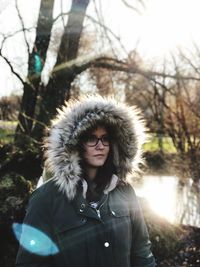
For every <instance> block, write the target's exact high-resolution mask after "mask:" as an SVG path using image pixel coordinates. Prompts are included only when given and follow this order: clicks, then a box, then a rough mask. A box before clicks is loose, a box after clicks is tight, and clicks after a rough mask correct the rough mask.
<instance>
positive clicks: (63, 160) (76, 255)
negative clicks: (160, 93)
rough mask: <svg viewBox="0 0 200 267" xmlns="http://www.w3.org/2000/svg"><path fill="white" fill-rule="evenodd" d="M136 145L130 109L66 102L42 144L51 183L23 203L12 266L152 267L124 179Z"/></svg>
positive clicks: (100, 101) (137, 157) (140, 134)
mask: <svg viewBox="0 0 200 267" xmlns="http://www.w3.org/2000/svg"><path fill="white" fill-rule="evenodd" d="M143 142H144V127H143V123H142V121H141V120H140V117H139V115H138V112H137V110H135V109H133V108H130V107H128V106H126V105H124V104H120V103H118V102H116V101H115V100H114V99H111V98H102V97H100V96H90V97H85V98H84V99H80V100H78V101H69V102H68V103H66V105H65V106H64V107H63V108H62V110H60V111H59V114H58V115H57V117H56V119H55V120H54V121H53V122H52V126H51V129H50V131H49V136H48V137H47V138H46V144H45V147H46V152H45V156H46V162H45V168H46V172H47V173H50V175H46V177H48V176H50V177H51V179H49V180H47V181H46V182H45V183H44V184H43V185H42V186H40V187H39V188H38V189H37V190H35V192H34V193H33V195H32V197H31V199H30V202H29V206H28V209H27V213H26V217H25V219H24V224H23V226H22V235H21V239H20V244H21V246H20V248H19V252H18V255H17V260H16V264H17V266H23V267H25V266H27V267H50V266H52V267H80V266H81V267H154V266H155V260H154V257H153V255H152V253H151V250H150V244H151V243H150V241H149V236H148V232H147V228H146V225H145V222H144V219H143V216H142V213H141V209H140V207H139V204H138V201H137V198H136V195H135V193H134V190H133V189H132V187H131V186H130V185H129V183H128V182H127V181H126V177H127V174H128V173H130V172H133V173H134V171H138V164H139V163H140V162H141V154H142V151H141V146H142V144H143ZM44 179H45V177H44Z"/></svg>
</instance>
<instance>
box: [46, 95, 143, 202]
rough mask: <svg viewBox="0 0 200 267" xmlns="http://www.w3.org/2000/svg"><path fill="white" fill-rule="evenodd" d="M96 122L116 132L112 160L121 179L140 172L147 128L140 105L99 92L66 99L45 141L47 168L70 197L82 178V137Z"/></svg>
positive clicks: (73, 195)
mask: <svg viewBox="0 0 200 267" xmlns="http://www.w3.org/2000/svg"><path fill="white" fill-rule="evenodd" d="M97 122H100V123H105V124H106V125H108V126H109V128H111V129H112V132H113V133H114V136H115V138H114V140H115V141H114V142H112V149H113V155H114V156H113V163H114V165H115V166H116V169H117V176H118V178H119V179H121V180H125V179H126V175H127V173H129V172H131V171H133V172H134V171H138V164H139V163H140V162H141V161H142V150H141V148H142V145H143V143H144V141H145V133H144V132H145V131H144V130H145V128H144V124H143V120H142V119H141V116H140V113H139V111H138V109H137V108H135V107H128V106H127V105H125V104H123V103H119V102H117V101H116V100H115V99H114V98H111V97H101V96H99V95H98V96H97V95H95V96H85V97H82V98H80V99H79V100H70V101H68V102H66V103H65V105H64V106H63V107H62V108H61V109H59V110H58V114H57V116H56V118H55V119H54V120H52V125H51V128H50V130H49V135H48V137H47V138H46V140H45V148H46V150H45V157H46V161H45V168H46V170H47V172H50V173H52V175H53V178H52V179H54V180H55V182H56V184H57V185H58V187H59V190H60V191H62V192H63V193H65V194H66V195H67V197H68V198H69V199H70V200H72V199H73V198H74V197H75V195H76V190H77V184H78V182H79V181H80V180H82V177H81V172H82V171H81V167H80V157H79V152H78V151H77V144H78V142H79V137H80V135H81V134H83V133H84V132H85V131H86V130H88V129H89V128H91V127H92V126H94V125H95V124H96V123H97Z"/></svg>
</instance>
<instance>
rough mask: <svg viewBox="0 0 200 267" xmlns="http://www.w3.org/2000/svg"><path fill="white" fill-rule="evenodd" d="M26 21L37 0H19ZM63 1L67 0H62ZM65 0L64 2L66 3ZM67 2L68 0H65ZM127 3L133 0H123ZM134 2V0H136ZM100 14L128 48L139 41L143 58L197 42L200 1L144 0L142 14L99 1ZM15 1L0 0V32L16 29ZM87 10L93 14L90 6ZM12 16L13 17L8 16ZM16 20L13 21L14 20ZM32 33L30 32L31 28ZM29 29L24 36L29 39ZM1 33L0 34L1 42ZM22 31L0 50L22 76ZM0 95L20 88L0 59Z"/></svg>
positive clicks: (199, 39)
mask: <svg viewBox="0 0 200 267" xmlns="http://www.w3.org/2000/svg"><path fill="white" fill-rule="evenodd" d="M18 1H19V3H20V6H21V11H22V14H23V18H24V19H25V24H26V26H27V27H30V26H31V25H33V24H34V21H35V19H36V17H37V14H35V15H33V10H37V9H38V7H39V2H40V0H34V1H27V0H18ZM57 1H60V0H57ZM65 1H66V0H65ZM65 1H64V2H65ZM68 1H70V0H68ZM126 1H127V2H128V3H129V4H131V3H134V1H132V0H126ZM135 1H136V0H135ZM91 2H92V1H91ZM101 2H102V4H103V7H102V14H103V17H104V20H105V22H106V24H107V25H108V26H109V27H110V28H111V29H112V30H113V31H114V32H115V33H116V34H117V35H120V36H121V40H122V42H123V44H124V45H125V46H126V48H127V50H131V49H133V48H134V47H135V46H136V43H138V46H137V47H138V49H139V51H140V53H141V55H142V56H144V57H145V58H149V59H150V58H151V59H152V58H157V59H158V58H161V57H163V56H165V55H166V54H167V53H169V52H170V51H172V52H173V51H174V50H175V49H176V48H177V47H180V46H183V47H191V44H192V42H196V43H200V31H199V28H198V27H199V25H200V16H199V10H200V1H199V0H162V1H161V0H146V1H145V0H144V2H145V4H146V9H144V8H142V7H141V8H140V11H141V15H139V14H137V13H135V12H134V11H133V10H130V9H127V8H126V7H125V6H124V4H122V2H121V0H107V1H103V0H101ZM14 3H15V1H14V0H1V3H0V10H2V11H1V12H0V33H4V34H5V35H7V34H8V33H12V32H14V31H16V30H17V29H19V25H20V24H19V21H17V13H16V10H15V6H14ZM88 12H89V13H90V14H91V13H92V7H90V8H89V10H88ZM11 18H12V19H11ZM15 21H16V22H15ZM32 32H33V31H32ZM32 32H30V33H29V34H28V35H27V38H28V39H29V40H31V39H32V38H33V37H32V36H33V34H32ZM1 40H2V36H1V35H0V42H1ZM23 40H24V39H23V36H22V35H21V34H19V33H18V34H17V35H15V37H12V38H9V40H8V41H7V42H6V44H5V46H4V49H3V50H2V53H3V54H4V55H7V56H9V58H10V59H11V60H12V61H14V62H15V68H16V70H17V71H19V72H20V73H21V74H22V76H23V77H25V76H26V66H27V65H26V58H24V56H23V57H22V55H24V54H25V48H23ZM0 70H1V76H0V84H1V87H0V96H1V95H5V94H7V95H8V94H10V92H11V91H12V90H13V89H15V90H16V89H19V88H20V87H21V85H20V83H19V82H17V80H16V79H15V78H14V77H13V76H12V75H11V74H10V71H9V67H8V66H6V65H5V63H4V61H3V60H2V59H0Z"/></svg>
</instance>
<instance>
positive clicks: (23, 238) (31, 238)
mask: <svg viewBox="0 0 200 267" xmlns="http://www.w3.org/2000/svg"><path fill="white" fill-rule="evenodd" d="M12 228H13V232H14V234H15V236H16V238H17V240H18V241H19V242H20V245H21V246H22V247H23V248H25V249H26V250H28V251H29V252H31V253H34V254H37V255H40V256H48V255H53V254H56V253H58V247H57V246H56V244H55V243H54V242H53V241H52V240H51V239H50V238H49V237H48V236H47V235H46V234H45V233H43V232H41V231H40V230H38V229H36V228H34V227H32V226H30V225H27V224H19V223H14V224H13V226H12Z"/></svg>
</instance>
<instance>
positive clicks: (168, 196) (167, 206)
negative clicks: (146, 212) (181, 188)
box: [136, 176, 177, 223]
mask: <svg viewBox="0 0 200 267" xmlns="http://www.w3.org/2000/svg"><path fill="white" fill-rule="evenodd" d="M176 184H177V179H176V177H168V176H162V177H160V179H158V178H157V177H156V178H155V177H154V176H146V177H145V178H144V184H143V186H142V187H141V188H138V189H136V192H137V194H138V195H139V196H141V197H144V198H146V199H147V200H148V203H149V205H150V207H151V208H152V210H153V211H154V212H156V213H157V214H158V215H160V216H161V217H164V218H165V219H167V220H168V221H169V222H171V223H173V222H175V213H176Z"/></svg>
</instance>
